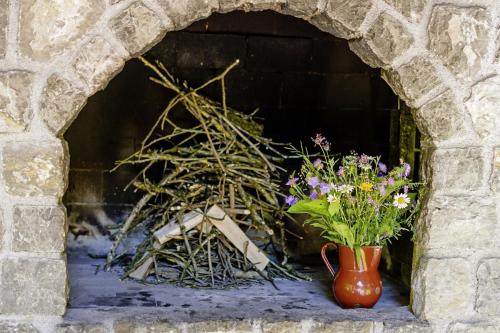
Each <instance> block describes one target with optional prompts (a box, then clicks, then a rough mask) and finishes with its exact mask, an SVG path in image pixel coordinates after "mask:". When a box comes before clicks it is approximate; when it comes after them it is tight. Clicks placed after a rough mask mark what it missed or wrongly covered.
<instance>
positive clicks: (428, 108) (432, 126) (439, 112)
mask: <svg viewBox="0 0 500 333" xmlns="http://www.w3.org/2000/svg"><path fill="white" fill-rule="evenodd" d="M415 121H416V123H417V125H418V127H419V129H420V130H421V131H423V132H424V133H426V134H427V135H428V136H430V137H431V138H432V139H433V141H434V142H439V141H443V140H448V139H453V138H457V137H461V136H464V135H465V134H466V123H465V115H464V114H463V112H462V111H460V110H459V109H458V107H457V106H456V104H455V101H454V99H453V95H452V93H451V91H448V92H446V93H444V94H441V95H440V96H438V97H437V98H435V99H433V100H431V101H430V102H428V103H426V104H424V105H423V106H421V107H420V108H418V109H416V110H415Z"/></svg>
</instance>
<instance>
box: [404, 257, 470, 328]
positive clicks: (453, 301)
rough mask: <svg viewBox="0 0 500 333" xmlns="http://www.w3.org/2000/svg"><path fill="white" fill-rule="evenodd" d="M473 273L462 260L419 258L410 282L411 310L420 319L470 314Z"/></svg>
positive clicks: (465, 261) (461, 317)
mask: <svg viewBox="0 0 500 333" xmlns="http://www.w3.org/2000/svg"><path fill="white" fill-rule="evenodd" d="M473 276H474V272H473V269H472V265H471V264H470V263H469V262H468V261H467V260H465V259H461V258H444V259H437V258H421V259H420V262H419V265H418V268H417V271H416V272H415V274H414V276H413V279H412V292H413V305H412V307H413V311H414V313H415V315H416V316H417V317H419V318H420V319H423V320H438V319H439V320H453V319H464V318H468V317H471V316H472V315H473V304H474V279H473Z"/></svg>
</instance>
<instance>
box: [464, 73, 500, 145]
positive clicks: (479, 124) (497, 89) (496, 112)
mask: <svg viewBox="0 0 500 333" xmlns="http://www.w3.org/2000/svg"><path fill="white" fill-rule="evenodd" d="M465 105H466V107H467V110H468V111H469V114H470V116H471V118H472V122H473V124H474V129H475V130H476V132H477V134H479V136H480V137H482V138H486V137H494V138H497V139H500V76H498V75H496V76H493V77H490V78H488V79H486V80H484V81H481V82H479V83H477V84H475V85H474V86H473V87H472V94H471V96H470V98H469V99H468V100H467V102H466V103H465Z"/></svg>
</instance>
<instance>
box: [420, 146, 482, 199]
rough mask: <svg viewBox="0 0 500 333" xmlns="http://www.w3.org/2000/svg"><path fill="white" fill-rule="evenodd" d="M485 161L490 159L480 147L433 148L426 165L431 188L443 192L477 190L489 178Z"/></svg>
mask: <svg viewBox="0 0 500 333" xmlns="http://www.w3.org/2000/svg"><path fill="white" fill-rule="evenodd" d="M487 159H488V160H487ZM486 163H488V164H489V163H491V160H489V158H487V157H486V156H485V155H484V154H483V152H482V151H481V149H480V148H457V149H438V150H435V151H434V152H432V154H431V160H430V162H429V166H428V167H429V168H430V171H431V175H432V176H431V179H432V183H431V186H432V189H433V190H438V191H440V192H444V193H456V192H461V193H464V192H470V191H476V190H479V189H480V188H481V187H482V186H483V185H486V182H487V179H488V178H489V175H488V174H487V173H488V172H487V170H486V168H485V165H486Z"/></svg>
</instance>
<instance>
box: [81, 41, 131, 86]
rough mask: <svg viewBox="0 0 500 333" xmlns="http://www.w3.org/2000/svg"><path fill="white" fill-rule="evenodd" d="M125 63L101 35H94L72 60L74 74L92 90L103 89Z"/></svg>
mask: <svg viewBox="0 0 500 333" xmlns="http://www.w3.org/2000/svg"><path fill="white" fill-rule="evenodd" d="M124 64H125V60H124V59H123V57H121V56H120V54H119V53H118V52H117V51H116V49H115V48H114V47H113V46H112V45H111V44H110V43H109V42H108V41H106V40H105V39H104V38H103V37H100V36H98V37H94V38H92V39H91V40H90V41H89V42H88V43H87V44H85V45H84V46H83V47H82V49H81V50H80V51H79V52H78V54H77V57H76V59H75V60H74V62H73V68H74V69H75V72H76V74H77V75H78V76H79V77H80V78H81V79H82V80H83V81H84V82H85V83H86V84H87V86H88V87H89V89H90V90H91V91H92V92H95V91H97V90H100V89H104V88H105V87H106V85H107V83H108V81H109V80H111V78H113V77H114V76H115V75H116V74H117V73H118V72H119V71H120V70H121V69H122V68H123V65H124Z"/></svg>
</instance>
